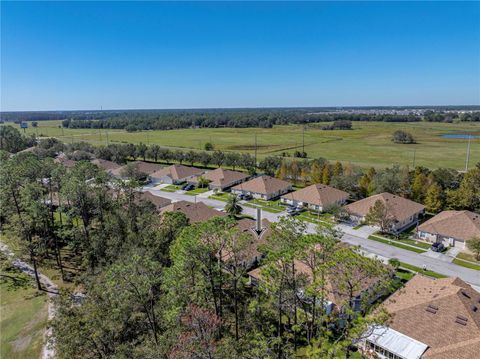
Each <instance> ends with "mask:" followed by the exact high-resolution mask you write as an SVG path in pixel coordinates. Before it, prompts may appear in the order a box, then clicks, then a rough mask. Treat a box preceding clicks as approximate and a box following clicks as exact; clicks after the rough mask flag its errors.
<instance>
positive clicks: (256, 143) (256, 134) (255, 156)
mask: <svg viewBox="0 0 480 359" xmlns="http://www.w3.org/2000/svg"><path fill="white" fill-rule="evenodd" d="M256 169H257V134H255V170H256Z"/></svg>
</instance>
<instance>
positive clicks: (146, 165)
mask: <svg viewBox="0 0 480 359" xmlns="http://www.w3.org/2000/svg"><path fill="white" fill-rule="evenodd" d="M132 163H133V164H134V165H135V166H136V167H137V169H138V171H139V172H142V173H145V174H146V175H150V174H152V173H153V172H155V171H158V170H159V169H161V168H162V166H161V165H159V164H157V163H150V162H143V161H133V162H132Z"/></svg>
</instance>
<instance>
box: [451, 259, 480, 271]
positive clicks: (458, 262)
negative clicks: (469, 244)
mask: <svg viewBox="0 0 480 359" xmlns="http://www.w3.org/2000/svg"><path fill="white" fill-rule="evenodd" d="M452 263H455V264H456V265H459V266H462V267H465V268H470V269H475V270H480V265H479V264H475V263H472V262H468V261H464V260H462V259H458V258H455V259H454V260H453V261H452Z"/></svg>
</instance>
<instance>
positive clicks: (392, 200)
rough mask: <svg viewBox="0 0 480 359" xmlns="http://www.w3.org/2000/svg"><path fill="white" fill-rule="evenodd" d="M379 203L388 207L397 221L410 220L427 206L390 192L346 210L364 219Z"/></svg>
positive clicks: (357, 203) (348, 207)
mask: <svg viewBox="0 0 480 359" xmlns="http://www.w3.org/2000/svg"><path fill="white" fill-rule="evenodd" d="M377 201H381V202H382V203H383V204H384V205H385V206H386V208H387V211H388V213H389V215H391V216H392V217H393V218H394V219H396V220H397V221H403V220H405V219H408V218H409V217H411V216H413V215H415V214H417V213H419V212H421V211H423V210H424V209H425V206H423V205H421V204H419V203H416V202H413V201H410V200H409V199H406V198H403V197H400V196H396V195H393V194H391V193H388V192H384V193H380V194H376V195H373V196H370V197H368V198H365V199H361V200H360V201H357V202H354V203H351V204H349V205H347V206H345V208H346V209H347V211H348V212H349V213H351V214H353V215H356V216H361V217H364V216H366V215H367V214H368V212H369V210H370V208H371V207H373V205H374V204H375V202H377Z"/></svg>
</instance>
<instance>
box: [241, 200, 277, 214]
mask: <svg viewBox="0 0 480 359" xmlns="http://www.w3.org/2000/svg"><path fill="white" fill-rule="evenodd" d="M245 206H247V207H251V208H258V207H260V208H262V209H263V210H265V211H267V212H271V213H280V212H283V211H285V209H286V207H285V206H284V205H283V204H281V203H280V200H278V199H277V200H275V201H265V200H263V199H258V198H254V199H252V200H250V201H248V202H247V203H245Z"/></svg>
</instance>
